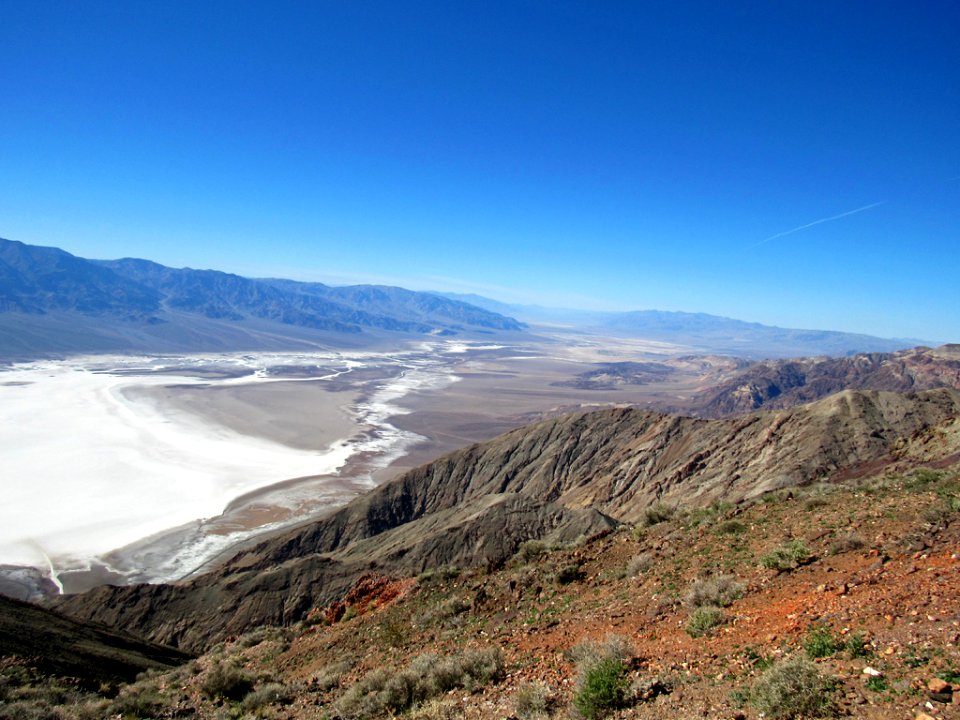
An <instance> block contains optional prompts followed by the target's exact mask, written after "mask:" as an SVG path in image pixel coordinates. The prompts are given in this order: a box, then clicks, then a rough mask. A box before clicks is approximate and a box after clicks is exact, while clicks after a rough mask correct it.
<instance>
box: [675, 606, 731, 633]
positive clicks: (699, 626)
mask: <svg viewBox="0 0 960 720" xmlns="http://www.w3.org/2000/svg"><path fill="white" fill-rule="evenodd" d="M725 619H726V618H725V616H724V614H723V610H721V609H720V608H718V607H713V606H711V605H705V606H704V607H698V608H697V609H696V610H694V611H693V612H692V613H690V617H689V618H688V619H687V624H686V626H685V627H684V629H685V630H686V631H687V635H689V636H690V637H693V638H698V637H703V636H704V635H706V634H707V633H709V632H710V631H711V630H713V629H714V628H715V627H717V626H719V625H722V624H723V622H724V620H725Z"/></svg>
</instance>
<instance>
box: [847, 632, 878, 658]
mask: <svg viewBox="0 0 960 720" xmlns="http://www.w3.org/2000/svg"><path fill="white" fill-rule="evenodd" d="M843 647H844V649H845V650H846V651H847V653H848V654H849V655H850V657H852V658H863V657H869V656H870V655H871V652H872V651H871V650H870V644H869V643H868V642H867V638H866V636H865V635H864V634H863V633H861V632H855V633H851V634H850V637H848V638H847V641H846V642H845V643H844V646H843Z"/></svg>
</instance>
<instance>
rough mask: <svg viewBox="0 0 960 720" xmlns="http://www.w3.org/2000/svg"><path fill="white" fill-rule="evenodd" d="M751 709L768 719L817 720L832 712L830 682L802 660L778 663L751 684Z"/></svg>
mask: <svg viewBox="0 0 960 720" xmlns="http://www.w3.org/2000/svg"><path fill="white" fill-rule="evenodd" d="M750 699H751V701H752V703H753V705H754V707H755V708H756V709H757V710H758V711H760V712H762V713H763V714H764V715H766V716H767V717H771V718H787V719H789V718H817V717H826V716H830V715H833V714H834V713H835V706H834V703H833V683H832V682H831V681H830V680H828V679H827V678H826V677H824V676H823V675H822V674H821V673H820V670H819V669H818V668H817V666H816V665H815V664H814V663H813V662H811V661H810V660H808V659H807V658H805V657H802V656H799V655H795V656H793V657H789V658H786V659H785V660H781V661H780V662H779V663H777V664H776V665H774V666H772V667H771V668H770V669H769V670H767V671H766V672H764V673H763V674H762V675H761V676H760V677H759V678H757V681H756V682H755V683H754V684H753V689H752V691H751V693H750Z"/></svg>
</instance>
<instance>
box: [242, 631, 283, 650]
mask: <svg viewBox="0 0 960 720" xmlns="http://www.w3.org/2000/svg"><path fill="white" fill-rule="evenodd" d="M292 636H293V633H292V632H291V631H290V629H289V628H279V627H259V628H257V629H256V630H253V631H251V632H248V633H247V634H245V635H241V636H240V637H239V638H238V639H237V642H236V646H237V647H238V648H240V649H247V648H251V647H255V646H257V645H259V644H261V643H264V642H268V641H271V640H276V641H279V642H280V643H282V644H285V645H287V644H289V642H290V640H291V638H292Z"/></svg>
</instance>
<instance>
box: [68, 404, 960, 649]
mask: <svg viewBox="0 0 960 720" xmlns="http://www.w3.org/2000/svg"><path fill="white" fill-rule="evenodd" d="M958 416H960V392H957V391H954V390H949V389H941V390H934V391H927V392H923V393H917V394H909V395H901V394H896V393H886V392H857V391H845V392H842V393H839V394H837V395H833V396H831V397H828V398H826V399H824V400H821V401H819V402H816V403H813V404H811V405H807V406H803V407H797V408H792V409H789V410H785V411H782V412H762V413H755V414H752V415H748V416H744V417H738V418H733V419H729V420H703V419H696V418H689V417H676V416H669V415H663V414H659V413H654V412H649V411H643V410H639V409H632V408H619V409H613V410H603V411H599V412H592V413H585V414H577V415H568V416H564V417H560V418H555V419H551V420H547V421H544V422H541V423H538V424H535V425H531V426H528V427H525V428H520V429H518V430H514V431H512V432H509V433H507V434H505V435H502V436H500V437H498V438H495V439H494V440H492V441H489V442H486V443H482V444H478V445H474V446H472V447H469V448H466V449H463V450H460V451H457V452H454V453H451V454H450V455H447V456H445V457H443V458H440V459H439V460H437V461H435V462H432V463H429V464H427V465H424V466H422V467H420V468H417V469H415V470H412V471H410V472H408V473H406V474H404V475H403V476H401V477H399V478H397V479H396V480H394V481H392V482H389V483H386V484H384V485H382V486H380V487H379V488H377V489H375V490H373V491H371V492H370V493H369V494H367V495H365V496H363V497H360V498H358V499H357V500H355V501H354V502H351V503H350V504H349V505H347V506H346V507H344V508H342V509H341V510H339V511H338V512H336V513H335V514H334V515H332V516H330V517H329V518H326V519H324V520H322V521H319V522H317V523H314V524H312V525H309V526H307V527H304V528H301V529H299V530H296V531H293V532H290V533H288V534H286V535H283V536H280V537H277V538H272V539H269V540H265V541H263V542H261V543H259V544H258V545H256V546H254V547H252V548H250V549H248V550H245V551H243V552H241V553H239V554H238V555H236V556H235V557H234V558H232V559H231V560H230V561H228V562H227V563H226V564H225V565H224V566H222V567H221V568H219V569H218V570H216V571H214V572H212V573H211V574H208V575H206V576H203V577H201V578H198V579H197V580H195V581H193V582H191V583H187V584H184V585H177V586H170V585H167V586H135V587H125V588H100V589H97V590H95V591H92V592H90V593H87V594H86V595H83V596H77V597H73V598H67V599H66V600H65V601H64V602H63V604H62V607H63V609H64V610H65V611H66V612H68V613H70V614H72V615H75V616H77V617H80V618H84V619H96V620H98V621H101V622H105V623H108V624H110V625H113V626H116V627H121V628H124V629H127V630H129V631H131V632H135V633H138V634H144V635H146V636H147V637H150V638H151V639H153V640H155V641H159V642H164V643H169V644H176V645H179V646H182V647H186V648H190V649H196V648H200V647H203V646H204V645H206V644H207V643H209V642H211V641H213V640H217V639H219V638H222V637H224V636H225V635H228V634H231V633H239V632H242V631H244V630H247V629H249V628H251V627H254V626H256V625H259V624H284V623H290V622H293V621H296V620H298V619H300V618H302V617H303V616H304V615H305V614H306V613H307V612H308V611H309V610H310V608H311V607H314V606H318V605H325V604H328V603H329V602H331V601H332V600H336V599H338V598H339V596H342V594H343V593H345V592H346V591H347V589H348V588H349V587H350V585H351V584H352V582H353V581H354V580H355V579H356V578H357V577H359V576H360V575H362V574H363V573H364V572H368V571H369V570H370V569H377V570H379V571H382V572H388V573H405V574H410V573H416V572H419V571H421V570H423V569H425V568H428V567H436V566H439V565H445V564H457V565H461V566H470V565H476V564H481V563H491V562H501V561H503V560H504V559H506V558H507V557H509V556H510V555H511V554H512V553H513V552H515V551H516V549H517V547H518V546H519V544H520V543H522V542H523V541H524V540H527V539H530V538H547V539H557V540H563V539H570V538H572V537H576V536H577V535H581V534H586V535H589V534H595V533H598V532H600V531H602V530H604V529H605V528H609V527H612V526H613V525H614V524H615V523H616V522H623V521H625V522H633V521H637V520H639V519H641V518H642V517H643V516H644V514H645V511H646V510H647V508H649V507H650V505H651V504H652V503H655V502H666V503H669V504H673V505H679V506H687V507H696V506H703V505H707V504H709V503H711V502H714V501H718V500H723V501H728V502H737V501H740V500H743V499H746V498H751V497H755V496H757V495H760V494H762V493H764V492H767V491H769V490H773V489H778V488H784V487H791V486H799V485H804V484H808V483H812V482H815V481H830V480H831V479H838V480H839V479H844V478H849V477H852V476H855V475H856V474H857V473H858V471H859V469H860V468H864V467H870V468H876V467H878V466H882V465H883V464H885V463H890V462H893V461H895V460H896V458H897V457H898V454H900V453H902V452H903V448H904V447H905V445H906V444H908V443H910V442H911V441H913V440H914V439H916V438H919V437H924V436H927V435H930V434H931V433H934V432H935V431H936V430H937V429H938V428H940V427H945V426H948V425H949V426H951V427H952V426H953V425H954V423H955V419H956V418H957V417H958Z"/></svg>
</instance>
